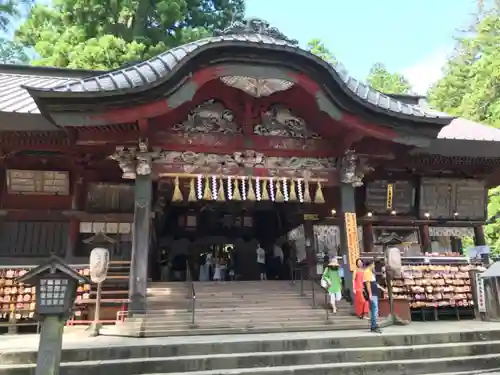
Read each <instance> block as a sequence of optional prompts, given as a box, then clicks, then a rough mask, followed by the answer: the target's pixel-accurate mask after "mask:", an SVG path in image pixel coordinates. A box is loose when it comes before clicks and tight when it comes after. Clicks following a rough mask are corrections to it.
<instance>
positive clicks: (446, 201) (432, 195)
mask: <svg viewBox="0 0 500 375" xmlns="http://www.w3.org/2000/svg"><path fill="white" fill-rule="evenodd" d="M486 193H487V191H486V188H485V185H484V181H478V180H458V179H448V178H422V179H421V181H420V197H419V204H420V206H419V207H420V209H419V216H420V217H421V218H425V217H426V216H425V214H426V213H429V214H430V218H431V219H456V220H485V219H486ZM455 213H456V214H455Z"/></svg>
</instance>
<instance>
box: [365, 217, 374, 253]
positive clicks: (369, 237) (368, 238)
mask: <svg viewBox="0 0 500 375" xmlns="http://www.w3.org/2000/svg"><path fill="white" fill-rule="evenodd" d="M363 252H364V253H371V252H373V225H372V224H371V223H370V224H364V225H363Z"/></svg>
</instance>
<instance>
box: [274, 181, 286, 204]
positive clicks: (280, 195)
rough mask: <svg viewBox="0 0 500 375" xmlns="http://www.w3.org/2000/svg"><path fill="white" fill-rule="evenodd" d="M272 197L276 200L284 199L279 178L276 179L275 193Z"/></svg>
mask: <svg viewBox="0 0 500 375" xmlns="http://www.w3.org/2000/svg"><path fill="white" fill-rule="evenodd" d="M274 198H275V199H276V202H283V201H284V200H285V198H284V197H283V193H282V192H281V184H280V180H276V195H275V197H274Z"/></svg>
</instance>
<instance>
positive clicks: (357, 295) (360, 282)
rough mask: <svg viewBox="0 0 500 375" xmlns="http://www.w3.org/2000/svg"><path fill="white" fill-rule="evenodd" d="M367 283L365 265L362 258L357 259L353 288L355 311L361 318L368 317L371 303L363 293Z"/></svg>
mask: <svg viewBox="0 0 500 375" xmlns="http://www.w3.org/2000/svg"><path fill="white" fill-rule="evenodd" d="M364 284H365V267H364V264H363V261H362V260H361V259H357V260H356V269H355V270H354V273H353V275H352V290H353V293H354V311H355V313H356V316H357V317H358V318H360V319H364V318H366V317H368V311H369V305H368V301H367V300H366V299H365V296H364V295H363V288H364Z"/></svg>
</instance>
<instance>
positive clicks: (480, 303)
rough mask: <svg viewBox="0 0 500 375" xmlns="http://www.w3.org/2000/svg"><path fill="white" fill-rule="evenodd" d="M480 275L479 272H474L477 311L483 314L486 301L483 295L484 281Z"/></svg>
mask: <svg viewBox="0 0 500 375" xmlns="http://www.w3.org/2000/svg"><path fill="white" fill-rule="evenodd" d="M481 274H482V273H481V272H476V294H477V310H478V311H479V312H482V313H484V312H486V301H485V295H484V280H483V278H482V277H481Z"/></svg>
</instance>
